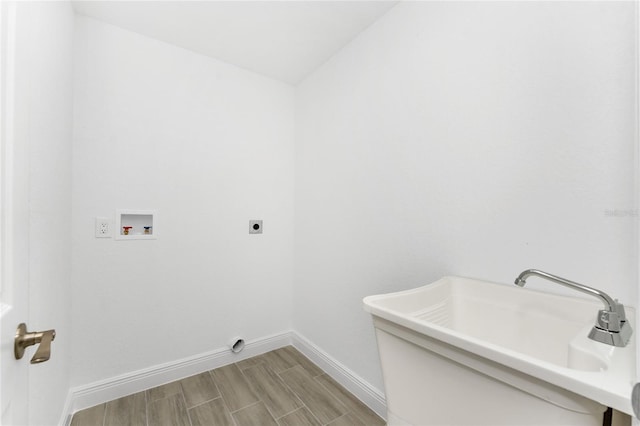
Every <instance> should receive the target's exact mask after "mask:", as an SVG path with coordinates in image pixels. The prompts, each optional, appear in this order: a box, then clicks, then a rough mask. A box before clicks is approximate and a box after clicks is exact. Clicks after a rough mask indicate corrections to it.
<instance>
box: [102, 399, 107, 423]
mask: <svg viewBox="0 0 640 426" xmlns="http://www.w3.org/2000/svg"><path fill="white" fill-rule="evenodd" d="M103 405H104V410H103V412H102V426H105V424H106V423H107V403H106V402H105V403H104V404H103Z"/></svg>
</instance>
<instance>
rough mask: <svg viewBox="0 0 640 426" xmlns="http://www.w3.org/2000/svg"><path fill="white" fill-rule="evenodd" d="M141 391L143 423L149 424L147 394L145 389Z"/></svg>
mask: <svg viewBox="0 0 640 426" xmlns="http://www.w3.org/2000/svg"><path fill="white" fill-rule="evenodd" d="M142 392H143V394H144V424H145V425H146V426H149V396H148V395H147V390H146V389H145V390H144V391H142Z"/></svg>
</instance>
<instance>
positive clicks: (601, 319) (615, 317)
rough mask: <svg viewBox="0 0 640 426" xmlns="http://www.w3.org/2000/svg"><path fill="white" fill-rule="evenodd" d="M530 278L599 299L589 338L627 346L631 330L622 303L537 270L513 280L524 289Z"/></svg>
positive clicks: (580, 285) (581, 285)
mask: <svg viewBox="0 0 640 426" xmlns="http://www.w3.org/2000/svg"><path fill="white" fill-rule="evenodd" d="M530 276H537V277H540V278H544V279H546V280H549V281H551V282H554V283H556V284H560V285H563V286H565V287H568V288H572V289H574V290H577V291H579V292H582V293H586V294H590V295H592V296H595V297H597V298H598V299H600V301H602V303H603V304H604V309H602V310H600V311H598V316H597V318H596V325H595V326H594V327H593V329H592V330H591V332H590V333H589V338H590V339H592V340H595V341H597V342H600V343H606V344H608V345H612V346H619V347H624V346H626V345H627V343H628V342H629V339H630V338H631V334H632V333H633V330H632V329H631V326H630V325H629V324H628V323H627V318H626V314H625V312H624V306H623V305H622V303H620V302H618V301H617V300H613V299H612V298H611V296H609V295H608V294H607V293H605V292H604V291H601V290H598V289H595V288H593V287H589V286H586V285H584V284H580V283H577V282H575V281H571V280H568V279H566V278H562V277H559V276H557V275H553V274H550V273H548V272H543V271H540V270H537V269H527V270H526V271H523V272H522V273H521V274H520V275H518V277H517V278H516V279H515V281H514V284H515V285H517V286H520V287H524V285H525V284H526V283H527V278H529V277H530Z"/></svg>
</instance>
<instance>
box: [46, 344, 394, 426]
mask: <svg viewBox="0 0 640 426" xmlns="http://www.w3.org/2000/svg"><path fill="white" fill-rule="evenodd" d="M287 345H293V346H295V347H296V348H297V349H298V350H299V351H300V352H302V353H303V354H304V355H306V356H307V357H308V358H309V359H310V360H311V361H313V362H314V363H316V364H317V365H318V366H319V367H320V368H321V369H322V370H324V371H325V372H326V373H327V374H329V376H331V377H332V378H333V379H334V380H336V381H337V382H338V383H340V384H341V385H342V386H344V387H345V388H346V389H347V390H349V392H351V393H352V394H354V395H355V396H356V397H357V398H358V399H360V400H361V401H362V402H363V403H365V404H366V405H367V406H368V407H370V408H371V409H372V410H373V411H375V412H376V413H377V414H378V415H379V416H381V417H382V418H385V417H386V405H385V399H384V396H383V394H382V392H380V391H379V390H378V389H376V388H374V387H373V386H371V385H370V384H369V383H368V382H366V381H365V380H364V379H362V378H361V377H360V376H358V375H356V374H355V373H353V372H352V371H351V370H349V369H348V368H346V367H345V366H344V365H342V364H341V363H340V362H338V361H337V360H336V359H334V358H333V357H331V356H330V355H328V354H327V353H326V352H324V351H323V350H321V349H320V348H318V347H317V346H316V345H314V344H313V343H311V342H310V341H309V340H307V339H306V338H305V337H303V336H301V335H299V334H297V333H295V332H283V333H280V334H276V335H273V336H268V337H264V338H261V339H256V340H253V341H250V342H247V343H246V344H245V346H244V349H243V350H242V352H240V353H238V354H234V353H233V352H231V351H230V350H229V348H227V347H224V348H220V349H217V350H214V351H211V352H205V353H203V354H199V355H195V356H191V357H187V358H183V359H179V360H177V361H173V362H168V363H165V364H160V365H155V366H153V367H149V368H145V369H143V370H138V371H134V372H131V373H127V374H122V375H120V376H116V377H112V378H109V379H105V380H101V381H98V382H94V383H90V384H88V385H84V386H79V387H76V388H73V389H71V390H70V391H69V395H68V397H67V401H66V403H65V407H64V411H63V413H62V418H61V419H60V422H59V424H60V425H62V426H69V425H70V423H71V417H72V415H73V413H75V412H77V411H80V410H83V409H85V408H89V407H93V406H95V405H98V404H102V403H105V402H107V401H112V400H114V399H118V398H122V397H123V396H127V395H131V394H133V393H136V392H141V391H143V390H145V389H150V388H153V387H156V386H160V385H163V384H166V383H170V382H173V381H175V380H180V379H183V378H185V377H189V376H193V375H194V374H199V373H202V372H205V371H209V370H213V369H216V368H218V367H222V366H224V365H228V364H232V363H234V362H238V361H242V360H243V359H246V358H251V357H253V356H256V355H260V354H263V353H265V352H269V351H272V350H274V349H278V348H281V347H284V346H287Z"/></svg>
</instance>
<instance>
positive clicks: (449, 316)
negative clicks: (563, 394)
mask: <svg viewBox="0 0 640 426" xmlns="http://www.w3.org/2000/svg"><path fill="white" fill-rule="evenodd" d="M364 305H365V310H366V311H368V312H370V313H371V314H372V315H373V316H374V322H375V325H376V329H377V330H384V331H386V332H387V333H390V334H392V335H394V336H401V335H403V336H404V337H403V338H404V339H405V340H410V341H413V343H415V344H418V345H422V346H423V347H425V348H427V349H429V350H433V351H434V352H436V353H439V354H440V355H441V356H445V357H448V356H449V355H451V356H452V357H453V358H456V359H455V361H456V362H459V363H461V364H463V365H465V366H466V367H469V368H471V369H474V370H477V371H479V372H480V373H483V374H486V375H488V376H491V377H495V378H496V379H497V380H501V381H503V382H505V383H509V384H510V385H512V386H513V385H514V383H513V381H512V380H511V381H510V380H509V379H505V378H504V377H496V376H501V375H502V374H503V372H502V371H500V370H504V371H515V372H518V373H517V374H520V373H522V374H524V375H526V376H528V377H531V378H534V379H535V380H541V381H543V382H546V383H549V384H551V385H554V386H555V387H557V388H560V389H565V390H568V391H570V392H572V393H574V394H577V395H579V396H582V397H584V398H586V399H588V400H592V401H594V402H597V403H599V404H602V405H603V406H607V407H612V408H613V409H615V410H618V411H620V412H623V413H627V414H632V413H633V411H632V407H631V402H630V395H631V389H632V385H633V381H632V380H633V378H634V377H635V336H632V337H631V340H630V341H629V343H628V344H627V346H626V347H614V346H610V345H606V344H603V343H599V342H595V341H593V340H591V339H589V338H588V337H587V336H588V334H589V331H590V330H591V328H592V327H593V325H594V323H595V320H596V315H597V314H598V310H599V309H602V304H601V303H599V302H598V301H597V300H595V299H594V300H593V301H592V300H585V299H583V298H578V297H567V296H562V295H555V294H549V293H543V292H539V291H535V290H531V289H529V288H519V287H516V286H515V285H508V284H495V283H490V282H486V281H480V280H475V279H468V278H461V277H445V278H442V279H440V280H438V281H436V282H434V283H432V284H429V285H426V286H423V287H419V288H416V289H412V290H407V291H402V292H398V293H391V294H385V295H377V296H369V297H366V298H365V299H364ZM627 317H628V320H629V322H630V323H631V324H633V323H634V322H633V321H634V317H635V312H634V311H633V310H632V309H631V308H627ZM407 336H409V337H407ZM421 339H422V340H421ZM380 342H381V338H380V335H378V343H379V346H380ZM422 342H427V343H426V344H423V343H422ZM429 342H430V343H429ZM438 348H441V349H442V350H439V349H438ZM448 354H449V355H448ZM381 358H382V356H381ZM465 359H466V360H467V361H465ZM396 361H397V360H396ZM500 366H504V367H507V368H504V369H502V368H501V367H500ZM383 373H385V365H384V360H383ZM494 373H495V374H494ZM388 379H389V378H387V377H386V373H385V383H386V382H389V381H391V380H390V379H389V380H388ZM518 380H519V379H518ZM516 387H518V386H516ZM534 393H535V392H534ZM542 393H543V394H544V391H543V392H542ZM538 396H539V395H538ZM543 398H544V396H543Z"/></svg>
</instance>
